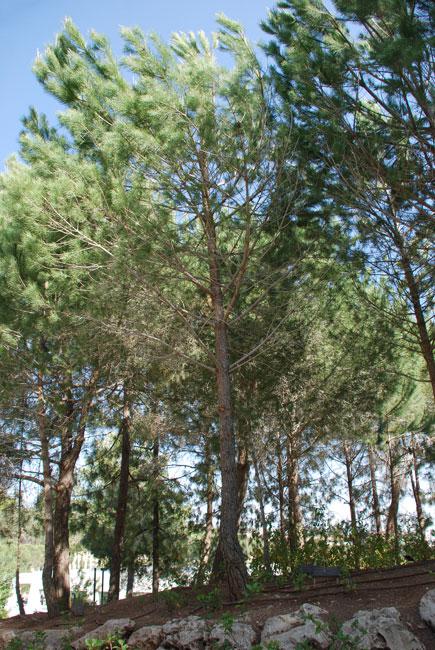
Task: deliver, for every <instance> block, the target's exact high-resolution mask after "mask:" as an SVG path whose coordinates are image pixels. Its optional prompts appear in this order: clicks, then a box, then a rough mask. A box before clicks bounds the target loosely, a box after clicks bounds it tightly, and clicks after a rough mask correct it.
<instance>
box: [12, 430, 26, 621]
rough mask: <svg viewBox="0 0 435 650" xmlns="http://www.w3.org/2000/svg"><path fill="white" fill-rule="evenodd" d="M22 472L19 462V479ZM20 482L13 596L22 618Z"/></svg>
mask: <svg viewBox="0 0 435 650" xmlns="http://www.w3.org/2000/svg"><path fill="white" fill-rule="evenodd" d="M22 450H23V439H22V437H21V444H20V452H22ZM22 471H23V461H22V460H20V477H21V474H22ZM22 528H23V526H22V480H21V478H20V479H19V480H18V516H17V553H16V565H15V594H16V596H17V603H18V609H19V611H20V615H21V616H24V615H25V614H26V611H25V609H24V601H23V597H22V595H21V589H20V564H21V535H22Z"/></svg>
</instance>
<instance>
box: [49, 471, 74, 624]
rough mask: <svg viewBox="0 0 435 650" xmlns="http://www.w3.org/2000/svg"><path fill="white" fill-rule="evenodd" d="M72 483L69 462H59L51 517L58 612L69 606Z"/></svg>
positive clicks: (72, 478) (67, 608) (65, 609)
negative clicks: (58, 474) (52, 515)
mask: <svg viewBox="0 0 435 650" xmlns="http://www.w3.org/2000/svg"><path fill="white" fill-rule="evenodd" d="M73 485H74V476H73V469H72V467H71V466H70V463H69V462H66V463H65V464H64V463H61V468H60V476H59V481H58V482H57V484H56V498H55V503H54V517H53V534H54V535H53V537H54V566H53V581H54V592H55V598H56V604H57V608H58V610H59V611H60V612H66V611H68V610H69V608H70V592H71V584H70V572H69V558H70V552H69V516H70V511H71V495H72V490H73Z"/></svg>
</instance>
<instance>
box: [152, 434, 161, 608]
mask: <svg viewBox="0 0 435 650" xmlns="http://www.w3.org/2000/svg"><path fill="white" fill-rule="evenodd" d="M159 452H160V440H159V432H158V431H156V432H155V433H154V442H153V461H154V477H153V478H154V481H153V530H152V547H153V548H152V554H153V576H152V591H153V594H154V596H155V597H156V596H157V594H158V592H159V582H160V504H159V496H158V483H159Z"/></svg>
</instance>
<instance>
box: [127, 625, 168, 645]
mask: <svg viewBox="0 0 435 650" xmlns="http://www.w3.org/2000/svg"><path fill="white" fill-rule="evenodd" d="M162 640H163V627H162V626H161V625H145V626H144V627H140V628H139V629H138V630H136V631H135V632H133V634H132V635H131V636H130V637H129V639H128V647H129V648H141V649H142V650H156V648H158V647H159V645H160V642H161V641H162Z"/></svg>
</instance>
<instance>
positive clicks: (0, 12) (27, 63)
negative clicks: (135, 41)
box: [0, 0, 275, 169]
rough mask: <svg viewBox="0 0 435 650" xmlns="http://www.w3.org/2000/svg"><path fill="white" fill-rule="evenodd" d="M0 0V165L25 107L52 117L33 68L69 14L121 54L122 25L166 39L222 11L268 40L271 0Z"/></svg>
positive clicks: (206, 26)
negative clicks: (265, 28) (264, 28)
mask: <svg viewBox="0 0 435 650" xmlns="http://www.w3.org/2000/svg"><path fill="white" fill-rule="evenodd" d="M266 2H267V0H178V1H177V0H0V62H1V63H0V89H1V95H2V99H1V102H0V125H1V138H0V169H2V168H3V167H4V161H5V159H6V158H7V157H8V156H9V155H10V154H11V153H13V152H15V151H16V150H17V138H18V134H19V131H20V129H21V122H20V118H21V117H22V116H23V115H25V114H26V113H27V110H28V107H29V106H35V108H36V109H37V110H38V111H41V112H45V113H47V115H48V116H49V117H50V119H54V118H55V113H56V110H58V109H59V105H57V104H56V102H55V100H54V99H53V98H51V97H50V96H49V95H47V94H46V93H45V92H44V90H43V89H42V88H41V86H40V85H39V84H38V82H37V81H36V79H35V77H34V75H33V73H32V69H31V68H32V63H33V61H34V59H35V56H36V52H37V50H38V49H39V50H40V51H43V50H44V47H45V46H46V45H48V44H49V43H51V42H52V41H53V39H54V36H55V34H56V33H57V32H59V31H60V30H61V27H62V22H63V19H64V17H65V16H71V17H72V19H73V20H74V22H75V23H76V24H77V25H78V27H79V28H80V30H81V31H82V32H83V33H85V34H86V33H87V32H89V30H91V29H96V30H97V31H98V32H102V33H104V34H106V35H107V36H108V37H109V38H110V40H111V42H112V45H113V48H114V50H115V51H116V52H117V53H119V54H120V53H121V47H122V44H121V39H120V37H119V26H120V25H127V26H132V25H139V26H140V27H141V28H142V29H143V31H145V32H149V31H155V32H157V33H158V34H160V35H161V36H162V37H164V38H168V37H169V36H170V34H171V33H172V32H175V31H198V30H200V29H203V30H204V31H206V32H207V33H210V32H212V31H213V30H214V28H215V25H214V16H215V14H216V13H217V12H223V13H224V14H226V15H227V16H229V17H230V18H234V19H236V20H239V21H241V22H242V23H243V25H244V26H245V29H246V32H247V34H248V36H249V37H250V38H251V39H252V40H253V41H259V40H262V39H264V40H267V37H266V35H265V34H263V33H262V32H261V30H260V28H259V22H260V20H262V19H263V18H265V17H266V15H267V7H268V6H270V7H272V6H273V5H274V4H275V2H274V1H273V0H270V1H269V2H268V3H267V4H266Z"/></svg>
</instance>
